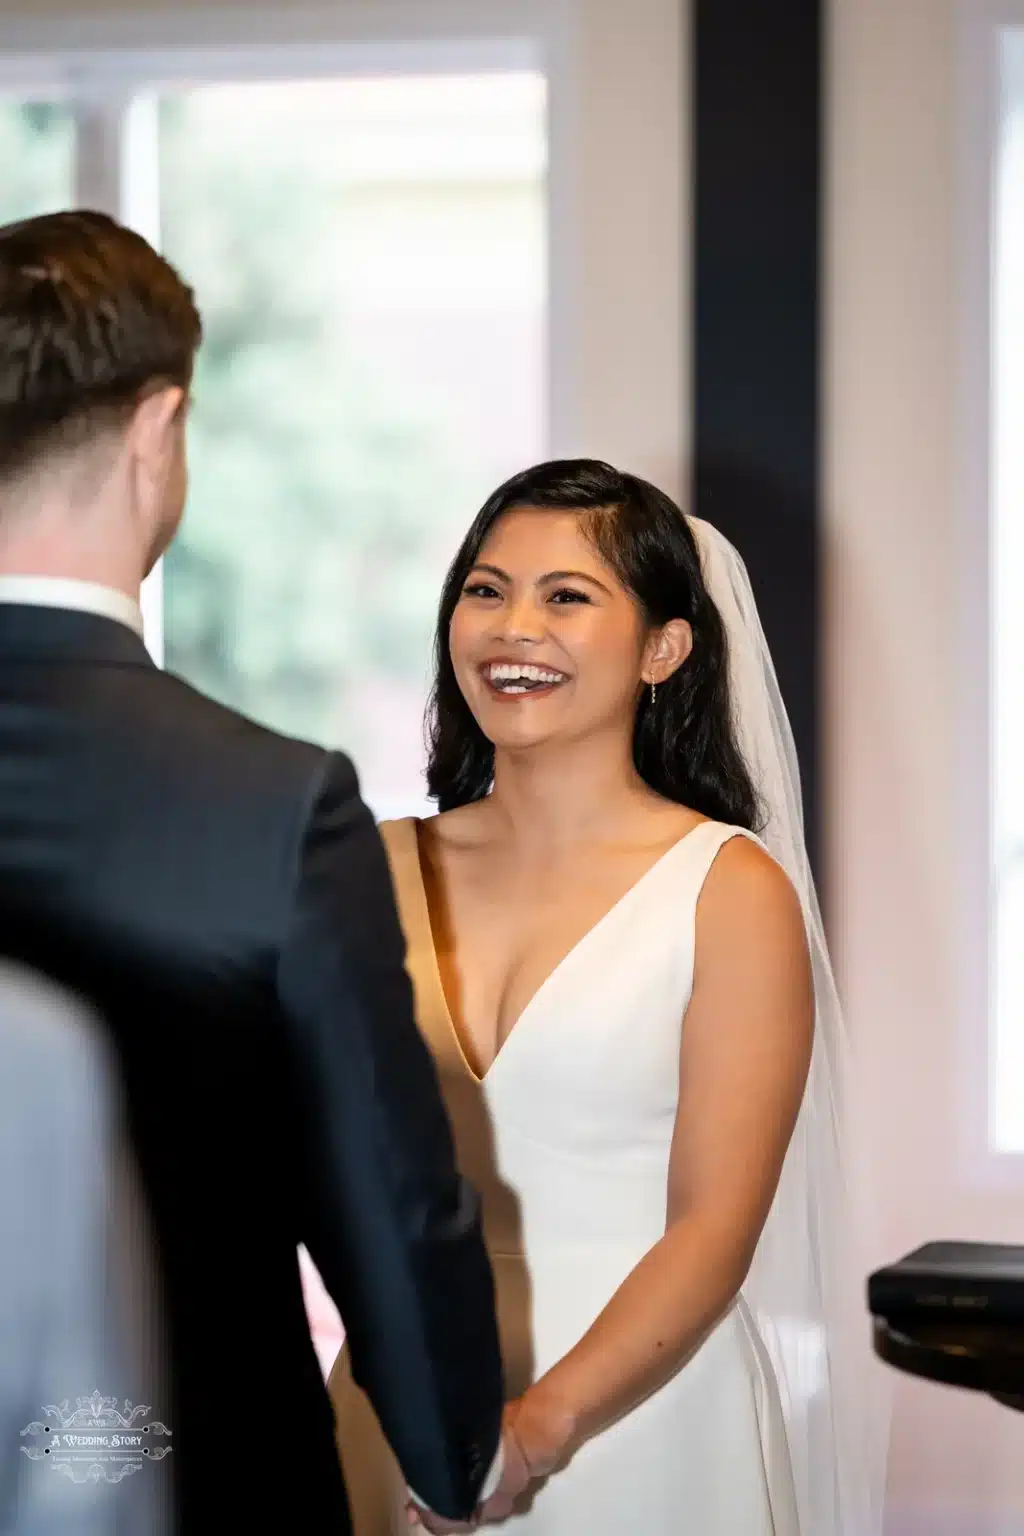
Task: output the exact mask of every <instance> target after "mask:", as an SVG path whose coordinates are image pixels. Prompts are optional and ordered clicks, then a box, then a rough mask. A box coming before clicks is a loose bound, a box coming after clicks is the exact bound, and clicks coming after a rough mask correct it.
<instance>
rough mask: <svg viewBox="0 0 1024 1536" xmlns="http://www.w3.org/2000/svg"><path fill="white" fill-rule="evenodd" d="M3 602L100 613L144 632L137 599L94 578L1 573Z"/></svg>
mask: <svg viewBox="0 0 1024 1536" xmlns="http://www.w3.org/2000/svg"><path fill="white" fill-rule="evenodd" d="M0 603H23V604H25V605H26V606H27V607H30V608H70V609H72V610H74V611H76V612H79V613H96V614H99V615H100V617H101V618H104V619H113V620H114V622H115V623H117V624H125V625H127V627H128V628H129V629H133V630H134V631H135V633H136V634H137V635H138V636H139V638H140V639H141V638H142V634H143V629H142V609H141V608H140V607H139V605H138V603H137V602H136V601H135V599H134V598H133V597H129V596H128V594H127V593H126V592H118V591H116V590H115V589H114V588H113V587H102V586H100V585H99V584H98V583H97V582H94V581H73V580H70V579H67V578H65V577H61V576H0Z"/></svg>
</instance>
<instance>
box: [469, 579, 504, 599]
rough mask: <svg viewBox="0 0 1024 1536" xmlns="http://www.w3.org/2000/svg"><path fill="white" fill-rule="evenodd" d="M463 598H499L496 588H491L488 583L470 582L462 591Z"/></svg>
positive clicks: (499, 594)
mask: <svg viewBox="0 0 1024 1536" xmlns="http://www.w3.org/2000/svg"><path fill="white" fill-rule="evenodd" d="M462 595H463V597H500V596H501V593H500V592H499V591H498V589H497V587H492V586H491V583H490V582H489V581H470V582H467V583H466V585H465V586H464V587H463V589H462Z"/></svg>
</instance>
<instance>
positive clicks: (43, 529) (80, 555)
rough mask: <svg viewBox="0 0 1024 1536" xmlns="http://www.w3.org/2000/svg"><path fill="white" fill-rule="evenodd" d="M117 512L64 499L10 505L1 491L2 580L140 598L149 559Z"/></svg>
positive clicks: (0, 546) (126, 522)
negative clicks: (39, 579) (48, 581)
mask: <svg viewBox="0 0 1024 1536" xmlns="http://www.w3.org/2000/svg"><path fill="white" fill-rule="evenodd" d="M132 535H133V530H131V527H130V523H129V520H128V519H127V518H124V517H122V516H121V515H120V514H119V510H118V509H117V508H116V507H112V506H109V505H106V506H105V505H103V504H102V503H96V504H94V505H86V506H82V505H80V504H77V503H73V502H71V501H63V500H61V499H59V498H51V499H48V500H42V499H41V500H40V502H39V503H38V504H37V505H35V506H33V505H31V503H30V502H28V501H27V500H25V499H23V498H21V497H19V498H18V499H17V501H16V502H15V503H14V504H13V505H10V506H9V505H6V504H5V499H4V496H3V493H2V491H0V576H45V577H56V578H60V579H62V580H65V581H88V582H92V583H94V584H95V585H97V586H102V587H111V588H113V589H114V590H115V591H118V592H124V593H125V594H126V595H127V596H128V597H132V598H138V595H139V589H140V587H141V585H142V578H143V575H144V571H145V563H146V562H145V554H144V552H143V551H142V550H140V549H139V548H138V547H137V540H136V539H135V538H134V537H133V536H132Z"/></svg>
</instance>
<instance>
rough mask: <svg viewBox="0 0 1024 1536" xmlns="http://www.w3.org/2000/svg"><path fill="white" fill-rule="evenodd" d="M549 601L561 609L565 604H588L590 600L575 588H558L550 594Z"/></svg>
mask: <svg viewBox="0 0 1024 1536" xmlns="http://www.w3.org/2000/svg"><path fill="white" fill-rule="evenodd" d="M551 601H552V602H553V603H558V605H559V606H560V607H561V606H562V605H563V604H565V603H589V602H590V598H589V597H588V596H587V594H586V593H585V592H578V591H577V590H576V588H575V587H559V588H558V590H557V591H556V592H552V594H551Z"/></svg>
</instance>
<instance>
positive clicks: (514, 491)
mask: <svg viewBox="0 0 1024 1536" xmlns="http://www.w3.org/2000/svg"><path fill="white" fill-rule="evenodd" d="M514 507H548V508H551V509H553V510H558V511H572V512H579V513H581V514H582V516H583V527H584V529H585V531H586V535H587V537H588V539H589V540H590V541H591V543H592V544H593V546H594V549H595V550H596V552H597V553H598V554H599V555H600V557H601V558H602V559H603V560H604V561H605V562H606V564H607V565H608V566H609V567H610V568H611V569H612V570H613V571H614V572H615V574H616V576H617V577H618V578H619V580H620V581H621V583H622V585H623V586H624V587H625V588H626V590H627V591H628V592H630V593H631V594H632V596H633V597H634V599H635V600H636V602H637V603H638V604H639V606H640V609H641V612H642V613H643V615H644V618H645V619H646V621H647V623H648V624H649V625H651V626H652V627H657V626H659V625H662V624H667V623H668V621H669V620H670V619H686V620H687V622H688V623H689V624H690V626H691V628H692V630H693V649H692V651H691V652H690V655H689V657H688V658H687V660H686V661H685V662H684V663H683V665H682V666H681V667H679V668H678V669H677V670H676V671H675V672H674V673H673V674H672V676H671V677H670V678H668V679H667V680H666V681H665V682H664V683H659V684H658V696H657V702H656V703H655V704H654V705H652V704H651V701H650V694H649V692H648V691H647V690H646V689H645V690H644V691H643V693H642V695H641V697H640V700H639V702H638V704H637V711H636V721H635V725H634V730H633V760H634V762H635V763H636V767H637V772H638V773H639V774H640V777H641V778H642V779H643V780H644V781H645V782H646V783H647V784H649V785H650V787H651V788H652V789H654V790H656V791H657V792H658V794H660V795H664V796H665V798H666V799H667V800H674V801H676V802H677V803H678V804H680V805H686V806H689V807H690V808H691V809H693V810H695V811H699V812H700V814H701V815H703V816H709V817H711V819H712V820H714V821H723V822H729V823H730V824H732V825H734V826H740V827H746V828H747V829H748V830H750V831H755V830H757V829H758V827H759V826H760V816H759V807H758V801H757V795H756V793H755V790H754V786H753V783H752V782H751V778H750V774H749V772H748V770H747V766H746V764H745V762H744V761H743V757H742V755H741V753H740V750H739V746H738V744H737V741H736V737H735V733H734V731H733V726H732V715H731V707H730V698H729V668H728V657H727V652H726V637H725V630H724V628H723V625H722V620H721V617H720V616H719V613H718V609H717V608H716V607H715V605H714V603H713V602H712V601H711V598H710V596H709V595H708V590H707V587H706V586H705V584H704V574H703V572H702V570H701V564H700V556H699V554H698V552H697V546H696V544H695V542H694V538H693V534H692V533H691V531H690V528H689V525H688V523H687V521H686V519H685V517H684V516H683V514H682V512H681V511H680V510H679V508H678V507H677V506H676V505H675V503H674V502H673V501H671V500H670V499H669V497H668V496H666V495H665V494H664V493H663V492H662V491H659V490H658V489H657V488H656V487H655V486H653V485H649V484H648V483H647V481H646V480H640V479H638V478H637V476H635V475H626V474H622V473H621V472H620V471H619V470H617V469H613V468H612V467H611V465H610V464H602V463H601V462H600V461H599V460H596V459H566V460H558V461H555V462H554V463H550V464H540V465H538V466H537V467H536V468H534V469H527V470H524V471H523V472H522V473H521V474H518V475H514V476H513V478H512V479H511V480H507V481H506V482H505V484H504V485H502V486H500V487H499V488H498V490H496V491H495V492H494V494H493V495H492V496H491V497H489V498H488V500H487V501H486V502H485V503H484V505H483V506H482V507H481V509H480V511H479V512H478V513H477V516H476V518H475V520H474V522H473V526H472V527H471V528H470V530H469V532H468V533H467V534H466V537H465V539H464V540H463V542H462V547H461V549H460V550H459V552H458V554H457V555H456V556H455V559H454V560H453V562H452V565H451V568H450V570H449V572H448V575H447V577H446V579H445V583H444V588H443V591H442V593H441V605H440V609H439V612H438V617H437V633H436V636H435V641H434V684H433V688H432V690H431V695H430V703H429V705H428V709H427V740H428V745H429V754H430V755H429V760H428V764H427V786H428V789H429V792H430V795H431V798H432V799H434V800H436V801H437V804H438V808H439V809H440V810H442V811H448V810H452V809H454V808H455V807H456V806H459V805H468V804H469V803H470V802H471V801H474V800H481V799H483V797H484V795H486V794H487V793H488V791H489V790H490V788H491V784H492V782H493V779H494V747H493V745H492V744H491V742H489V741H488V739H487V737H486V736H485V735H484V733H483V731H482V730H481V729H480V727H479V725H478V724H477V722H476V719H475V717H474V715H473V712H472V711H471V709H470V707H469V705H468V704H467V703H466V700H465V698H464V697H463V695H462V690H461V689H460V687H459V685H458V681H457V680H456V677H455V668H454V667H453V665H452V658H451V653H450V650H449V644H448V632H449V629H450V627H451V621H452V615H453V613H454V612H455V607H456V604H457V603H458V601H459V598H460V597H461V595H462V589H463V587H464V586H465V584H466V580H467V578H468V576H469V573H470V571H471V570H472V569H473V567H474V565H475V564H476V562H477V560H478V558H479V555H480V550H481V547H482V546H483V544H484V541H485V540H486V538H487V536H488V534H489V533H490V532H491V529H492V528H493V527H494V525H495V523H497V521H498V520H499V518H501V517H503V516H504V514H505V513H506V512H510V511H511V510H512V509H513V508H514Z"/></svg>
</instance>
